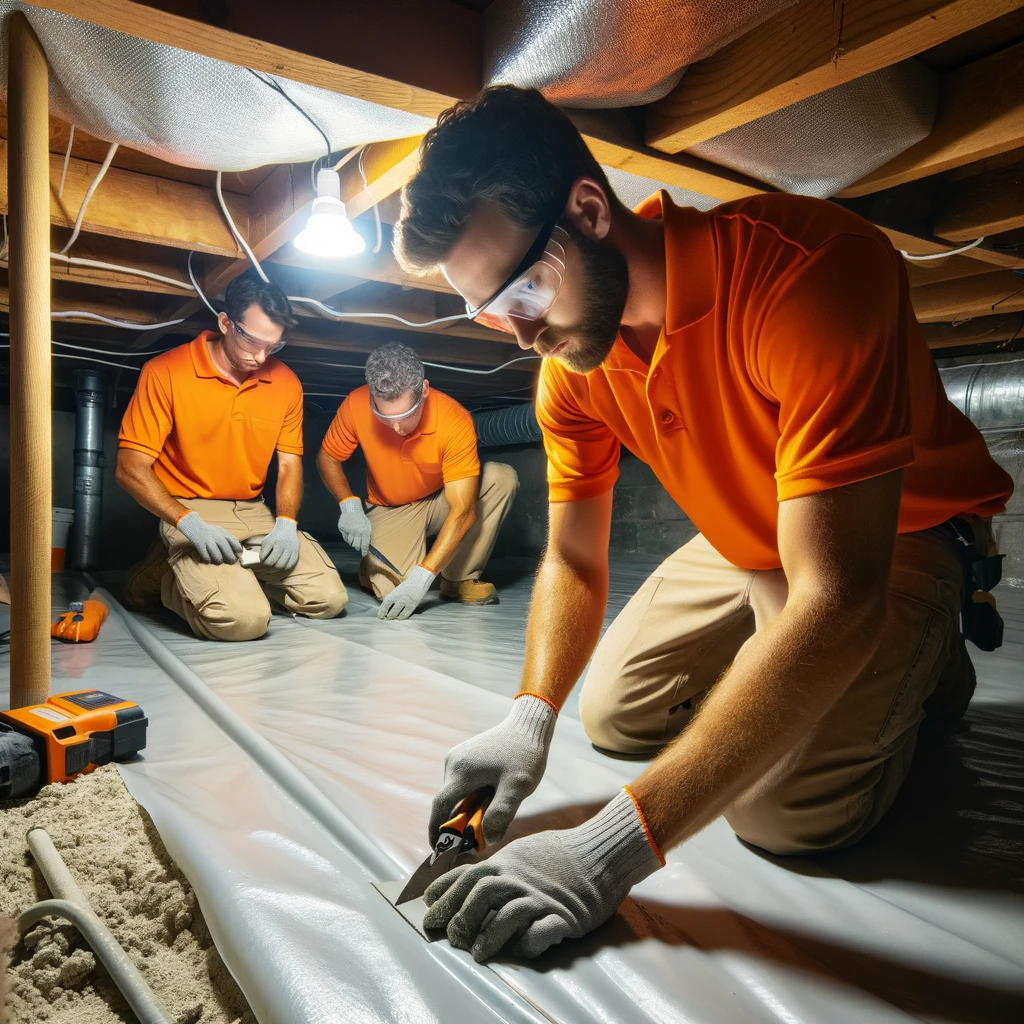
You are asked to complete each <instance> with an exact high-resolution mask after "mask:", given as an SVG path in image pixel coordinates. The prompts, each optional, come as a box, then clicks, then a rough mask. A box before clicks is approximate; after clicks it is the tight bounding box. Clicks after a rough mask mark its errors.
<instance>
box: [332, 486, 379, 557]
mask: <svg viewBox="0 0 1024 1024" xmlns="http://www.w3.org/2000/svg"><path fill="white" fill-rule="evenodd" d="M338 508H340V509H341V515H340V516H338V532H339V533H340V534H341V539H342V540H343V541H344V542H345V543H346V544H348V545H350V546H351V547H354V548H355V549H356V551H358V552H359V554H361V555H363V556H365V555H366V554H367V552H368V551H369V550H370V533H371V531H372V529H373V528H372V527H371V526H370V520H369V519H367V517H366V513H365V512H364V511H363V499H362V498H346V499H345V500H344V501H339V502H338Z"/></svg>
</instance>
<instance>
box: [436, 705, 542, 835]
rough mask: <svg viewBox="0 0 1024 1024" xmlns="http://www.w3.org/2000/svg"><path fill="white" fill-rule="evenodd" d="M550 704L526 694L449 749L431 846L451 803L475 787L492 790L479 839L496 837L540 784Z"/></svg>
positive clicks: (453, 804)
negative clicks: (485, 727)
mask: <svg viewBox="0 0 1024 1024" xmlns="http://www.w3.org/2000/svg"><path fill="white" fill-rule="evenodd" d="M557 717H558V716H557V714H556V713H555V708H554V705H552V704H549V703H548V702H547V701H546V700H544V699H542V698H541V697H535V696H534V695H533V694H530V693H521V694H520V695H519V696H518V697H516V699H515V700H514V701H512V710H511V711H510V712H509V713H508V717H507V718H506V719H505V720H504V721H503V722H501V723H500V724H498V725H496V726H494V728H493V729H488V730H487V731H486V732H482V733H480V735H479V736H474V737H472V739H468V740H466V741H465V742H463V743H460V744H459V745H458V746H457V747H452V749H451V750H449V751H448V756H447V757H446V758H445V759H444V782H443V783H442V785H441V790H440V792H439V793H438V794H437V796H436V797H434V804H433V806H432V808H431V810H430V846H431V848H433V846H434V844H435V843H436V842H437V834H438V830H439V829H440V827H441V825H442V824H443V823H444V822H445V821H447V820H448V818H450V817H451V812H452V808H453V807H454V806H455V805H456V804H457V803H458V802H459V801H460V800H461V799H462V798H463V797H464V796H469V794H470V793H475V792H476V791H477V790H480V789H484V788H485V787H490V788H492V789H493V790H494V796H493V797H492V798H491V802H490V805H489V806H488V808H487V810H486V812H485V813H484V839H485V840H486V841H487V842H488V843H496V842H498V841H499V840H500V839H501V837H502V836H504V834H505V830H506V829H507V828H508V826H509V825H510V824H511V822H512V819H513V818H514V817H515V816H516V812H517V811H518V810H519V805H520V804H521V803H522V802H523V801H524V800H525V799H526V798H527V797H528V796H529V795H530V794H531V793H532V792H533V791H534V790H535V789H536V788H537V786H538V785H540V780H541V778H542V776H543V775H544V768H545V767H546V765H547V763H548V748H549V747H550V746H551V736H552V734H553V733H554V731H555V719H556V718H557Z"/></svg>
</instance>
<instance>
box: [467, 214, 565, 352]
mask: <svg viewBox="0 0 1024 1024" xmlns="http://www.w3.org/2000/svg"><path fill="white" fill-rule="evenodd" d="M561 216H562V211H561V209H559V211H558V213H557V214H556V215H555V216H553V217H552V218H551V219H550V220H549V221H547V222H546V223H545V224H544V225H542V227H541V229H540V231H538V232H537V237H536V238H535V239H534V240H533V244H532V245H531V246H530V248H529V249H527V250H526V255H525V256H524V257H523V258H522V259H521V260H520V261H519V265H518V266H517V267H516V269H515V270H513V271H512V273H511V274H510V275H509V277H508V278H507V279H506V280H505V283H504V284H502V286H501V287H500V288H499V289H498V290H497V291H496V292H495V293H494V294H493V295H492V296H491V297H490V298H489V299H488V300H487V301H486V302H485V303H483V304H482V305H480V306H477V307H476V308H475V309H474V308H473V307H472V306H470V304H469V303H468V302H467V303H466V315H467V316H468V317H469V319H470V320H473V321H474V322H475V323H478V324H481V325H482V326H484V327H491V328H493V329H494V330H497V331H504V332H505V333H506V334H515V329H514V327H513V321H515V320H521V321H534V320H540V319H542V318H543V317H544V316H545V315H546V314H547V313H548V311H549V310H550V309H551V307H552V306H553V305H554V304H555V299H557V298H558V294H559V292H561V290H562V283H563V282H564V280H565V246H564V245H563V244H562V242H561V238H562V237H568V235H567V232H566V231H565V229H564V228H561V227H559V226H558V220H559V218H560V217H561Z"/></svg>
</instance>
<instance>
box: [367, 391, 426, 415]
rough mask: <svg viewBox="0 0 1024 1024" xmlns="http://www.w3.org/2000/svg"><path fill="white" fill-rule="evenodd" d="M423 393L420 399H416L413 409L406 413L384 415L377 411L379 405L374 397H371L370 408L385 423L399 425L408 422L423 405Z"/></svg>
mask: <svg viewBox="0 0 1024 1024" xmlns="http://www.w3.org/2000/svg"><path fill="white" fill-rule="evenodd" d="M423 397H424V396H423V392H422V391H421V392H420V397H419V398H417V399H416V402H415V404H414V405H413V407H412V408H411V409H408V410H406V412H392V413H384V412H378V411H377V403H376V402H374V400H373V395H370V408H371V409H372V410H373V415H374V416H376V417H377V419H379V420H383V421H384V422H385V423H397V422H398V421H399V420H407V419H408V418H409V417H410V416H412V414H413V413H414V412H416V410H417V409H418V408H419V407H420V406H421V405H422V404H423Z"/></svg>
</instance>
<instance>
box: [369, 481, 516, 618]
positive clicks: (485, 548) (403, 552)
mask: <svg viewBox="0 0 1024 1024" xmlns="http://www.w3.org/2000/svg"><path fill="white" fill-rule="evenodd" d="M518 490H519V477H518V476H517V475H516V471H515V470H514V469H513V468H512V467H511V466H505V465H503V464H502V463H500V462H485V463H484V465H483V469H482V470H481V473H480V496H479V497H478V498H477V502H476V522H475V523H474V524H473V526H472V528H471V529H470V530H469V532H468V533H467V534H466V536H465V537H463V538H462V543H461V544H459V546H458V548H457V549H456V551H455V555H454V556H453V557H452V560H451V561H450V562H449V563H448V564H447V565H446V566H445V567H444V569H443V570H442V576H443V577H444V578H445V579H446V580H452V581H453V582H459V581H461V580H478V579H480V575H481V573H482V572H483V571H484V567H485V566H486V565H487V560H488V559H489V558H490V557H491V552H492V551H493V550H494V542H495V541H496V540H497V539H498V531H499V530H500V529H501V524H502V523H503V522H504V521H505V516H506V515H508V510H509V509H510V508H511V507H512V501H513V499H514V498H515V496H516V492H517V491H518ZM448 512H449V509H448V501H447V500H446V498H445V496H444V491H438V492H437V493H436V494H432V495H431V496H430V497H429V498H423V499H421V500H420V501H413V502H410V503H409V504H408V505H394V506H388V505H373V506H371V507H370V510H369V512H367V516H368V517H369V520H370V525H371V526H372V527H373V534H372V536H371V539H370V543H371V544H372V545H373V547H375V548H376V549H377V550H378V551H379V552H380V553H381V554H382V555H383V556H384V557H385V558H386V559H387V560H388V561H389V562H391V563H392V564H393V565H394V567H395V568H396V569H397V570H398V571H399V572H400V573H401V574H402V575H401V576H400V577H398V576H396V575H395V573H394V572H393V571H392V570H391V569H389V568H388V566H387V565H385V564H384V563H383V562H381V561H380V559H378V558H375V557H374V556H373V555H372V554H371V555H367V556H366V557H365V558H364V559H363V562H362V565H361V567H360V570H359V578H360V581H361V582H362V583H363V584H364V585H369V586H370V587H371V588H372V590H373V592H374V594H376V596H377V599H378V600H381V599H382V598H384V597H386V596H387V595H388V594H389V593H391V591H392V590H394V588H395V587H396V586H397V585H398V584H399V583H401V582H402V580H403V579H404V578H405V577H406V576H407V575H408V574H409V572H410V570H411V569H412V567H413V566H414V565H417V564H418V563H420V562H422V561H423V559H424V558H426V555H427V539H428V538H430V537H434V536H436V535H437V533H438V532H439V531H440V529H441V527H442V526H443V525H444V521H445V519H446V518H447V517H448Z"/></svg>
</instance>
